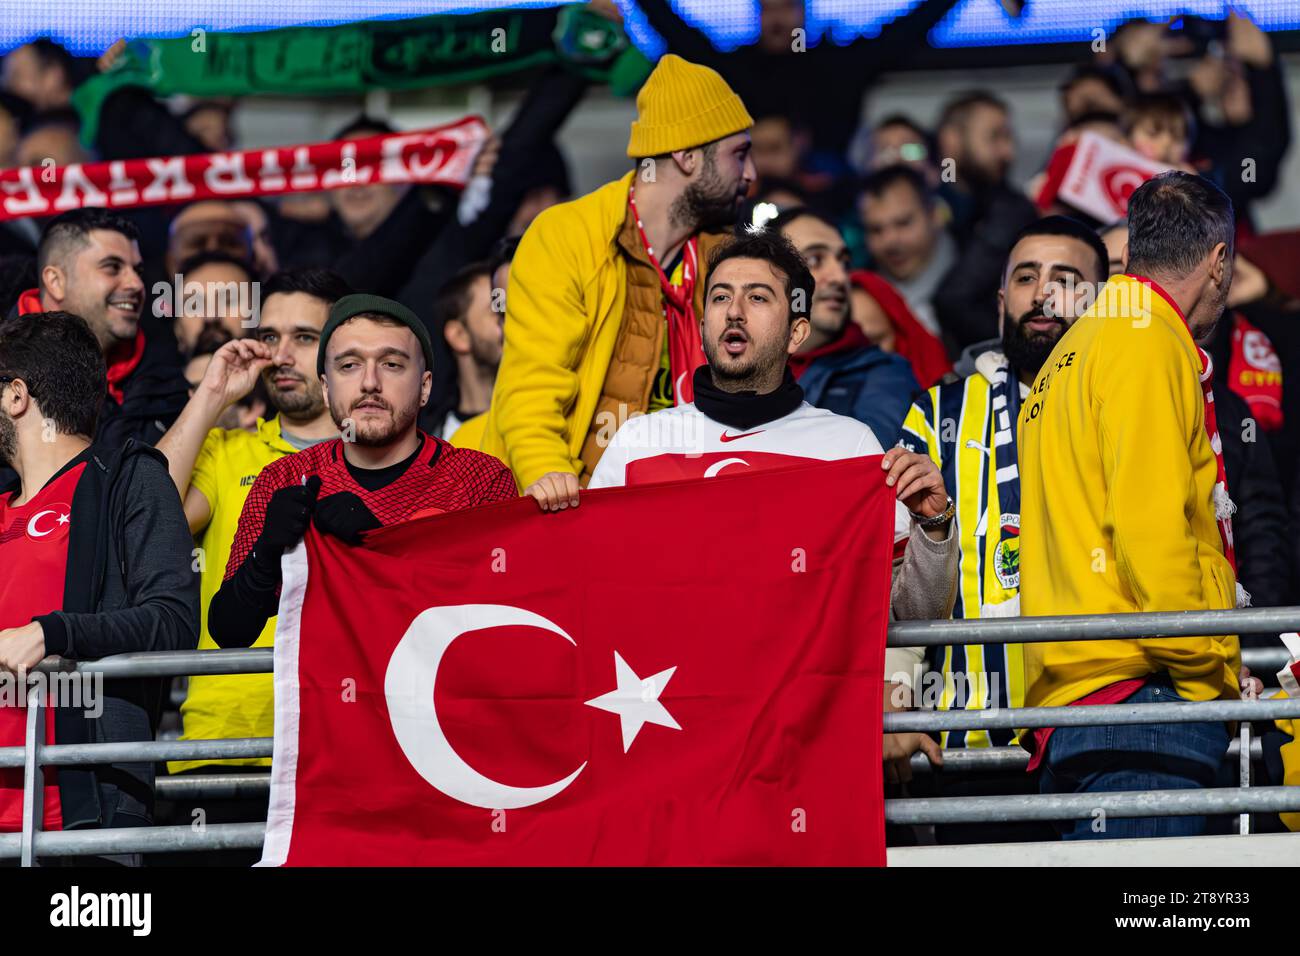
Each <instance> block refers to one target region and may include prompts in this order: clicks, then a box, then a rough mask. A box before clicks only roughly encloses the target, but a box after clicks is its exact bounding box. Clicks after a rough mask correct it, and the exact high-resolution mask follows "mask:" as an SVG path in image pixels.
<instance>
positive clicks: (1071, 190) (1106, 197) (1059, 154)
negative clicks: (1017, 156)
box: [1036, 132, 1172, 223]
mask: <svg viewBox="0 0 1300 956" xmlns="http://www.w3.org/2000/svg"><path fill="white" fill-rule="evenodd" d="M1171 168H1172V167H1170V166H1167V165H1165V164H1164V163H1157V162H1155V161H1154V160H1150V159H1147V158H1146V157H1145V156H1143V155H1142V154H1141V153H1139V152H1138V151H1137V150H1135V149H1133V148H1132V147H1130V146H1128V145H1127V144H1125V143H1116V142H1114V141H1113V140H1109V139H1107V138H1106V137H1105V136H1102V135H1100V134H1098V133H1093V132H1087V133H1084V134H1083V135H1082V136H1080V137H1079V139H1078V140H1077V141H1076V142H1073V143H1067V144H1066V145H1064V146H1061V147H1059V148H1058V149H1057V150H1056V152H1055V153H1053V154H1052V158H1051V159H1050V160H1049V161H1048V164H1047V178H1046V179H1045V180H1044V183H1043V186H1042V188H1041V189H1040V191H1039V194H1038V198H1037V200H1036V202H1037V204H1038V208H1039V209H1040V210H1042V211H1044V212H1045V211H1046V210H1047V209H1048V208H1049V207H1050V206H1051V205H1052V203H1053V202H1062V203H1065V204H1067V205H1070V206H1073V207H1074V208H1075V209H1078V210H1080V211H1082V212H1085V213H1087V214H1088V215H1089V216H1092V217H1093V218H1094V219H1100V220H1101V221H1102V222H1104V223H1110V222H1114V221H1115V220H1116V219H1121V218H1123V217H1124V216H1126V215H1128V199H1129V196H1131V195H1133V190H1135V189H1137V188H1138V187H1139V186H1141V185H1142V184H1143V183H1144V182H1146V181H1147V180H1148V179H1151V178H1153V177H1155V176H1158V175H1159V174H1160V173H1163V172H1164V171H1165V170H1167V169H1171Z"/></svg>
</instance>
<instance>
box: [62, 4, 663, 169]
mask: <svg viewBox="0 0 1300 956" xmlns="http://www.w3.org/2000/svg"><path fill="white" fill-rule="evenodd" d="M549 63H563V64H564V65H566V66H567V67H569V68H571V69H574V70H577V71H578V72H580V73H582V74H583V75H585V76H587V77H589V78H590V79H591V80H592V81H593V82H598V83H608V84H609V85H610V87H611V88H612V89H613V91H614V93H615V94H617V95H621V96H628V95H631V94H632V93H635V92H636V90H637V89H638V88H639V87H640V85H641V83H642V82H643V81H644V80H645V78H646V76H647V75H648V74H649V72H650V63H649V62H648V61H647V60H646V59H645V57H643V56H642V55H641V53H640V51H638V50H637V49H636V48H635V47H634V46H632V45H631V44H630V43H629V42H628V39H627V36H626V34H625V33H624V32H623V29H622V27H621V26H619V24H617V23H615V22H613V21H612V20H609V19H607V18H605V17H603V16H600V15H599V14H596V13H592V12H591V11H590V10H587V9H586V8H585V7H583V6H581V5H578V4H573V5H569V6H563V7H560V8H558V11H557V9H556V8H551V9H543V10H495V11H488V12H484V13H473V14H451V15H443V16H429V17H418V18H415V19H410V20H368V21H363V22H361V23H349V24H344V25H341V26H333V27H287V28H284V29H279V30H264V31H261V32H257V33H209V32H206V31H203V30H194V31H192V32H191V35H190V36H186V37H177V38H173V39H163V40H134V41H132V42H130V43H128V44H127V48H126V50H125V51H124V52H123V54H122V55H121V56H120V57H119V58H118V60H117V62H116V63H114V64H113V67H112V68H111V69H109V70H108V71H107V72H105V73H101V74H98V75H96V76H93V77H91V78H90V79H88V80H87V81H86V82H85V83H83V84H82V85H81V86H80V87H79V88H78V89H77V91H76V92H75V93H74V94H73V104H74V105H75V106H76V108H77V110H78V112H79V113H80V114H81V120H82V141H83V142H84V143H85V144H86V145H87V146H92V145H93V144H94V140H95V136H96V134H97V132H98V127H99V112H100V108H101V107H102V105H103V103H104V100H105V99H107V98H108V96H109V95H110V94H112V93H113V92H115V91H116V90H119V89H121V88H122V87H126V86H141V87H145V88H146V89H148V90H150V91H151V92H152V93H153V94H154V95H155V96H160V97H163V96H172V95H174V94H177V93H184V94H187V95H189V96H195V97H215V96H250V95H257V94H279V95H290V96H320V95H326V94H337V93H361V92H365V91H366V90H372V89H388V90H405V89H416V88H420V87H429V86H445V85H452V84H457V83H478V82H481V81H483V80H490V79H493V78H495V77H498V76H504V75H506V74H509V73H515V72H518V71H520V70H525V69H528V68H530V67H535V66H540V65H544V64H549Z"/></svg>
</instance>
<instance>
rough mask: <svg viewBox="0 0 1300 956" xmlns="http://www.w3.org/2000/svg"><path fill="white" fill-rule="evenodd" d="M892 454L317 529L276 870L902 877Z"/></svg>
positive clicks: (283, 698)
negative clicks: (342, 533)
mask: <svg viewBox="0 0 1300 956" xmlns="http://www.w3.org/2000/svg"><path fill="white" fill-rule="evenodd" d="M893 522H894V501H893V494H892V491H891V489H888V488H886V487H885V485H884V481H883V476H882V472H881V470H880V459H879V457H878V456H877V457H872V458H858V459H851V460H848V461H838V462H831V463H818V464H813V465H808V466H801V467H792V468H782V469H775V470H771V471H764V472H750V473H741V474H736V475H734V476H730V477H729V476H725V475H724V476H719V477H717V478H710V479H704V480H697V481H682V482H668V483H662V484H656V485H647V486H641V487H632V488H617V489H608V490H603V491H596V492H590V493H586V494H584V496H583V499H582V504H581V506H580V507H578V508H577V509H574V510H569V511H564V512H561V513H559V514H542V513H540V512H539V511H538V508H537V505H536V503H535V502H533V501H532V500H531V499H520V500H516V501H510V502H504V503H501V504H496V505H489V506H486V507H483V508H478V509H474V510H472V511H464V512H456V513H452V514H446V515H437V516H433V517H430V518H423V519H419V520H416V521H411V522H407V523H405V524H402V525H398V526H394V527H391V528H385V529H382V530H380V531H377V532H375V533H373V534H371V535H369V536H368V537H367V539H366V541H365V543H364V545H362V546H360V547H355V548H353V547H348V546H347V545H345V544H343V543H342V542H340V541H338V540H337V539H335V538H331V537H327V536H321V535H318V534H317V533H316V532H315V531H311V532H309V533H308V536H307V538H306V540H305V541H304V543H303V545H302V546H300V547H299V548H297V549H295V550H294V551H293V552H292V553H291V554H289V555H287V556H286V558H285V575H284V587H283V591H282V594H283V596H282V600H281V605H280V611H279V625H278V628H279V629H278V632H277V634H276V643H275V695H276V714H275V752H274V767H273V771H272V786H271V806H270V814H269V818H268V826H267V837H266V844H265V847H264V851H263V860H262V863H263V865H272V864H290V865H336V864H337V865H418V864H427V865H584V864H597V865H786V864H790V865H831V864H848V865H854V864H865V865H883V864H884V862H885V851H884V812H883V796H882V780H881V703H880V701H881V686H882V679H883V676H882V670H883V666H884V642H885V630H886V626H887V616H888V615H887V611H888V601H889V577H890V555H891V549H892V546H893Z"/></svg>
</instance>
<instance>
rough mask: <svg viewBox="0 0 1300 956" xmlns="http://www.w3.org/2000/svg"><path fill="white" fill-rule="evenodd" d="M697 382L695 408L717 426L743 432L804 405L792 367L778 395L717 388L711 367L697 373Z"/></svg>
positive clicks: (702, 368)
mask: <svg viewBox="0 0 1300 956" xmlns="http://www.w3.org/2000/svg"><path fill="white" fill-rule="evenodd" d="M693 381H694V385H695V406H696V407H697V408H698V409H699V410H700V411H702V412H703V413H704V414H705V415H707V416H708V417H709V418H711V419H713V420H714V421H715V422H722V424H724V425H726V426H727V427H728V428H736V429H740V430H741V431H746V430H748V429H751V428H755V427H757V426H759V425H763V424H765V423H767V422H771V421H775V420H776V419H778V418H784V417H785V416H786V415H789V414H790V413H791V412H792V411H794V410H795V409H796V408H798V407H799V406H800V405H801V404H802V403H803V388H801V387H800V385H799V383H798V382H796V381H795V380H794V373H793V372H791V371H790V369H789V367H788V366H787V367H786V370H785V378H784V379H782V380H781V384H780V385H779V386H777V389H776V391H774V392H768V393H767V394H766V395H760V394H758V392H724V391H723V390H722V389H720V388H718V386H716V385H714V384H713V373H712V372H710V371H709V367H708V366H707V365H701V366H700V367H699V368H697V369H696V370H695V377H694V380H693Z"/></svg>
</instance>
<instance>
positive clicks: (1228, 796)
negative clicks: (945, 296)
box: [0, 607, 1300, 866]
mask: <svg viewBox="0 0 1300 956" xmlns="http://www.w3.org/2000/svg"><path fill="white" fill-rule="evenodd" d="M1290 630H1300V607H1287V608H1248V609H1242V610H1234V611H1178V612H1161V613H1154V614H1124V615H1079V616H1072V617H1052V618H1047V617H1044V618H1004V619H991V620H976V621H906V622H896V623H894V624H892V625H891V626H890V628H889V639H888V644H889V646H891V647H906V646H918V645H919V646H936V645H944V644H995V643H1012V642H1014V643H1045V642H1052V641H1062V640H1069V641H1079V640H1110V639H1115V638H1129V639H1133V638H1151V637H1169V638H1179V637H1197V636H1204V635H1215V634H1272V635H1276V634H1278V633H1280V632H1283V631H1290ZM272 655H273V652H272V650H271V649H269V648H253V649H247V650H209V651H178V652H167V653H139V654H123V655H118V656H115V657H110V658H105V659H103V660H100V661H83V662H76V663H72V662H66V661H57V662H50V663H46V664H43V665H41V668H40V670H41V671H44V672H47V673H48V672H73V673H78V674H98V675H101V676H102V677H103V678H105V679H113V678H121V677H174V676H185V675H189V676H195V675H213V674H260V673H269V672H270V671H271V669H272ZM1286 659H1287V658H1286V653H1285V650H1284V649H1282V648H1278V649H1277V650H1272V649H1262V650H1249V649H1248V650H1247V651H1246V652H1244V653H1243V660H1244V661H1245V662H1246V664H1247V666H1249V667H1251V668H1252V670H1259V671H1262V672H1264V674H1265V675H1266V676H1267V675H1269V674H1271V672H1272V671H1273V670H1276V669H1277V668H1279V667H1281V666H1282V665H1283V664H1284V663H1285V661H1286ZM28 702H29V707H28V710H27V729H26V740H25V743H24V745H23V746H21V747H0V768H14V767H22V768H23V771H24V779H23V828H22V831H21V832H20V833H6V834H0V859H6V858H9V859H12V858H14V857H18V858H20V860H21V862H22V864H23V865H24V866H32V865H35V863H36V861H37V859H38V858H39V857H65V856H93V855H101V854H122V853H163V852H176V851H189V850H217V849H232V848H255V847H259V846H261V844H262V838H263V834H264V831H265V824H264V823H237V824H213V825H209V826H206V827H203V828H202V829H194V828H192V827H189V826H158V827H141V828H130V829H104V830H74V831H54V832H45V831H43V830H42V829H41V826H40V824H41V818H42V809H43V806H44V800H43V795H42V786H43V779H44V778H43V775H42V774H41V773H38V772H37V770H38V768H43V767H60V766H86V765H94V764H105V763H115V762H128V761H149V762H153V761H161V760H196V759H213V760H215V759H228V758H239V757H268V756H270V755H271V749H272V741H271V739H270V738H266V737H250V738H242V739H229V740H191V741H181V740H153V741H135V742H123V743H100V744H46V743H45V742H44V734H43V733H38V728H42V729H43V727H44V723H43V721H41V720H40V719H39V718H40V716H41V713H42V706H41V701H40V700H39V694H37V696H35V697H30V696H29V698H28ZM1286 718H1300V700H1293V699H1288V698H1282V699H1278V700H1254V701H1209V702H1205V703H1183V704H1108V705H1099V706H1092V707H1030V708H1016V709H1006V710H996V709H994V710H948V711H909V712H902V713H889V714H885V715H884V730H885V732H886V733H900V732H906V731H920V732H930V731H937V730H963V729H965V730H971V729H986V730H991V729H998V728H1015V729H1021V728H1032V727H1049V726H1050V727H1065V726H1099V725H1123V724H1146V723H1186V722H1199V721H1234V722H1241V732H1240V735H1239V737H1238V739H1237V740H1234V741H1233V742H1232V744H1231V745H1230V746H1229V748H1228V753H1227V754H1226V756H1227V757H1228V758H1229V759H1234V760H1236V761H1237V762H1238V764H1239V767H1240V775H1239V786H1238V787H1236V788H1222V789H1207V790H1194V791H1188V790H1167V791H1159V790H1158V791H1148V792H1142V793H1085V794H1055V795H1053V794H1032V795H1017V796H990V797H943V798H903V799H891V800H886V801H885V819H886V820H887V821H889V822H891V823H898V824H922V823H956V822H987V821H1013V820H1072V819H1086V818H1088V817H1090V816H1092V815H1093V814H1095V813H1096V812H1097V811H1098V810H1099V809H1100V810H1102V811H1104V812H1105V813H1106V814H1108V815H1110V816H1115V817H1139V816H1179V815H1197V816H1199V815H1206V814H1227V813H1231V814H1239V815H1240V819H1241V828H1240V832H1241V833H1243V834H1245V833H1248V832H1249V830H1250V828H1249V825H1248V824H1249V814H1250V813H1264V812H1295V811H1300V787H1251V786H1250V782H1251V773H1250V764H1251V760H1252V758H1253V759H1258V758H1259V756H1260V744H1259V741H1257V740H1252V739H1251V735H1250V722H1251V721H1257V720H1275V719H1286ZM1027 760H1028V755H1027V754H1026V753H1025V752H1024V751H1023V750H1021V749H1020V748H1018V747H999V748H987V749H983V750H956V749H954V750H947V751H945V753H944V762H945V769H956V770H958V771H965V770H1015V769H1023V768H1024V766H1025V763H1026V762H1027ZM912 765H913V767H914V768H915V769H916V770H918V771H922V772H923V771H926V770H928V769H930V768H929V766H928V763H927V762H926V761H925V759H924V758H923V757H922V756H921V755H919V754H918V755H917V756H915V757H913V758H912ZM268 788H269V777H268V776H267V775H266V774H264V773H262V774H258V773H244V774H207V775H195V776H186V777H161V778H159V780H158V785H157V795H158V796H159V797H162V798H165V799H224V798H233V797H247V796H254V795H260V794H262V793H265V792H267V790H268Z"/></svg>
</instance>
